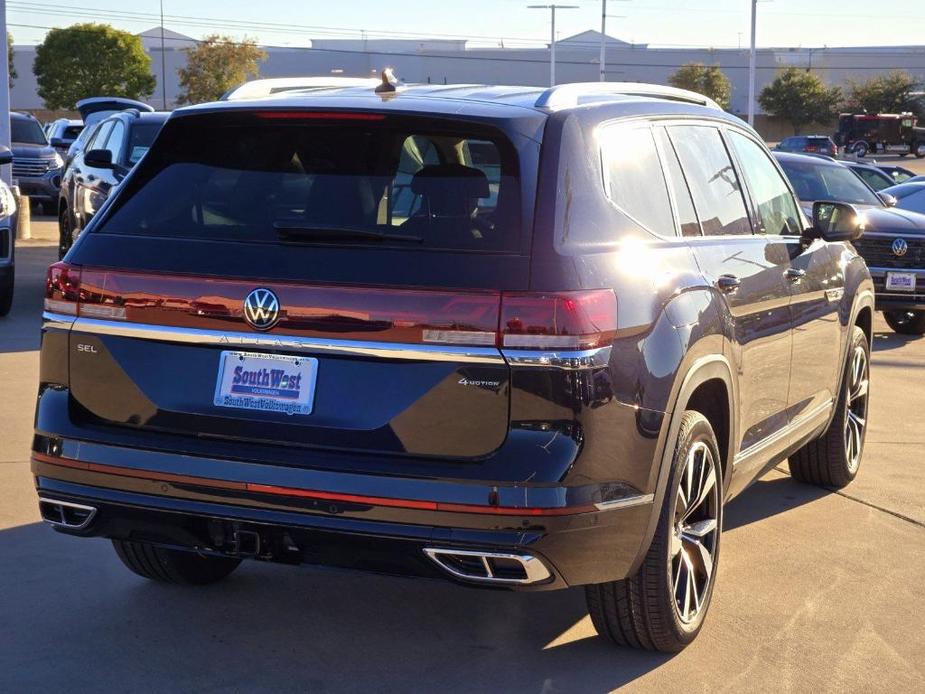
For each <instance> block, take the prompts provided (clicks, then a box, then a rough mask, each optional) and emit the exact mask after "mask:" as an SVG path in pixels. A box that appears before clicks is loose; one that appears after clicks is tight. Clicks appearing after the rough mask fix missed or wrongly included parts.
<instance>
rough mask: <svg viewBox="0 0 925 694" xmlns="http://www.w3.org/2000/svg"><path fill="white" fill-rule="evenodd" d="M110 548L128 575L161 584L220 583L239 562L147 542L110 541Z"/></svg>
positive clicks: (199, 584)
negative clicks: (126, 569)
mask: <svg viewBox="0 0 925 694" xmlns="http://www.w3.org/2000/svg"><path fill="white" fill-rule="evenodd" d="M112 546H113V547H115V549H116V554H118V555H119V559H121V560H122V563H123V564H125V566H126V567H128V568H129V569H130V570H131V571H134V572H135V573H136V574H138V575H139V576H142V577H144V578H148V579H151V580H152V581H159V582H161V583H177V584H181V585H196V586H204V585H208V584H210V583H216V582H218V581H221V580H222V579H223V578H225V577H226V576H227V575H228V574H230V573H231V572H232V571H234V570H235V569H236V568H238V564H240V563H241V560H240V559H231V558H228V557H210V556H205V555H202V554H196V553H195V552H184V551H182V550H178V549H165V548H163V547H156V546H155V545H150V544H148V543H146V542H131V541H128V540H113V541H112Z"/></svg>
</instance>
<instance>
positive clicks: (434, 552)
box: [424, 547, 552, 585]
mask: <svg viewBox="0 0 925 694" xmlns="http://www.w3.org/2000/svg"><path fill="white" fill-rule="evenodd" d="M424 554H426V555H427V556H428V557H429V558H430V559H431V560H432V561H433V562H434V563H435V564H437V566H439V567H440V568H441V569H443V570H444V571H446V572H447V573H449V574H452V575H453V576H456V577H457V578H462V579H465V580H467V581H478V582H480V583H496V584H505V583H506V584H519V585H525V584H527V583H539V582H540V581H546V580H548V579H549V578H551V577H552V574H551V573H550V572H549V569H547V568H546V565H545V564H543V562H541V561H540V560H539V559H537V558H536V557H534V556H532V555H529V554H509V553H507V552H473V551H471V550H464V549H451V548H441V547H425V548H424ZM444 555H448V556H454V555H455V556H462V557H477V558H479V559H481V560H482V566H484V567H485V574H486V575H485V576H473V575H470V574H466V573H463V572H462V571H457V570H456V569H454V568H453V567H451V566H449V565H447V564H444V563H443V562H442V561H441V560H440V557H442V556H444ZM489 559H509V560H511V561H516V562H517V563H519V564H520V565H521V566H522V567H523V569H524V574H525V575H526V578H498V577H497V576H495V575H493V573H492V570H491V565H490V564H489V563H488V560H489Z"/></svg>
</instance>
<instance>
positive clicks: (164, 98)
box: [161, 0, 167, 111]
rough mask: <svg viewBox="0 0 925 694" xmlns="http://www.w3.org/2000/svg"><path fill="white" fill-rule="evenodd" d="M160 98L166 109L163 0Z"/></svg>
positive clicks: (162, 13) (162, 10)
mask: <svg viewBox="0 0 925 694" xmlns="http://www.w3.org/2000/svg"><path fill="white" fill-rule="evenodd" d="M161 100H162V101H163V102H164V110H165V111H166V110H167V51H166V49H165V48H164V0H161Z"/></svg>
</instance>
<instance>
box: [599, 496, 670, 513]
mask: <svg viewBox="0 0 925 694" xmlns="http://www.w3.org/2000/svg"><path fill="white" fill-rule="evenodd" d="M654 500H655V494H637V495H635V496H626V497H623V498H622V499H614V500H613V501H602V502H601V503H599V504H594V508H596V509H597V510H598V511H612V510H613V509H615V508H631V507H633V506H641V505H643V504H651V503H652V502H653V501H654Z"/></svg>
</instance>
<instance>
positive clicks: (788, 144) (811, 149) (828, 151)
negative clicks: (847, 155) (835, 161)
mask: <svg viewBox="0 0 925 694" xmlns="http://www.w3.org/2000/svg"><path fill="white" fill-rule="evenodd" d="M774 151H775V152H805V153H813V154H825V155H827V156H830V157H834V156H835V155H836V154H838V147H836V146H835V143H834V142H832V138H831V137H827V136H826V135H794V136H793V137H785V138H784V139H783V140H781V141H780V142H779V143H778V144H777V146H776V147H775V148H774Z"/></svg>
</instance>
